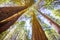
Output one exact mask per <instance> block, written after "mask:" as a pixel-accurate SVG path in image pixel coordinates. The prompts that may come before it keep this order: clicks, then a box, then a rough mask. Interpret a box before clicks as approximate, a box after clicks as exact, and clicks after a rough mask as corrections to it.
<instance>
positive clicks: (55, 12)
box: [52, 9, 60, 18]
mask: <svg viewBox="0 0 60 40" xmlns="http://www.w3.org/2000/svg"><path fill="white" fill-rule="evenodd" d="M52 12H53V14H54V15H55V16H56V17H58V18H60V9H57V10H53V11H52Z"/></svg>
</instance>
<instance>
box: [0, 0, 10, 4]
mask: <svg viewBox="0 0 60 40" xmlns="http://www.w3.org/2000/svg"><path fill="white" fill-rule="evenodd" d="M9 1H10V0H0V4H2V3H7V2H9Z"/></svg>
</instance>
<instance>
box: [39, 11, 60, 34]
mask: <svg viewBox="0 0 60 40" xmlns="http://www.w3.org/2000/svg"><path fill="white" fill-rule="evenodd" d="M38 12H39V13H40V14H41V15H42V16H44V18H46V19H47V20H48V21H49V23H50V24H51V25H52V27H54V28H55V30H56V32H58V33H59V34H60V25H58V24H57V23H56V22H55V21H53V20H52V19H51V18H49V17H48V16H47V15H45V14H44V13H42V12H41V11H39V10H38Z"/></svg>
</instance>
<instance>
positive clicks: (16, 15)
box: [0, 9, 27, 33]
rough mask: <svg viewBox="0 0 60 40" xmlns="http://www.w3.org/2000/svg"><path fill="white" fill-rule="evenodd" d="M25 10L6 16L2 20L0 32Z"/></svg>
mask: <svg viewBox="0 0 60 40" xmlns="http://www.w3.org/2000/svg"><path fill="white" fill-rule="evenodd" d="M25 11H27V9H25V10H23V11H20V12H18V13H16V14H14V15H13V16H11V17H9V18H7V19H6V20H5V21H4V22H2V24H3V23H4V25H1V23H0V25H1V27H0V33H2V32H3V31H5V30H7V29H8V28H9V27H10V26H11V25H13V24H14V22H15V21H16V20H17V19H18V18H19V17H20V16H21V15H22V14H23V13H24V12H25Z"/></svg>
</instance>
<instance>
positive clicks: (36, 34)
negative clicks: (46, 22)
mask: <svg viewBox="0 0 60 40" xmlns="http://www.w3.org/2000/svg"><path fill="white" fill-rule="evenodd" d="M32 14H33V15H32V40H48V39H47V37H46V35H45V33H44V31H43V29H42V27H41V25H40V23H39V21H38V20H37V18H36V15H35V14H34V13H33V12H32Z"/></svg>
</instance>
